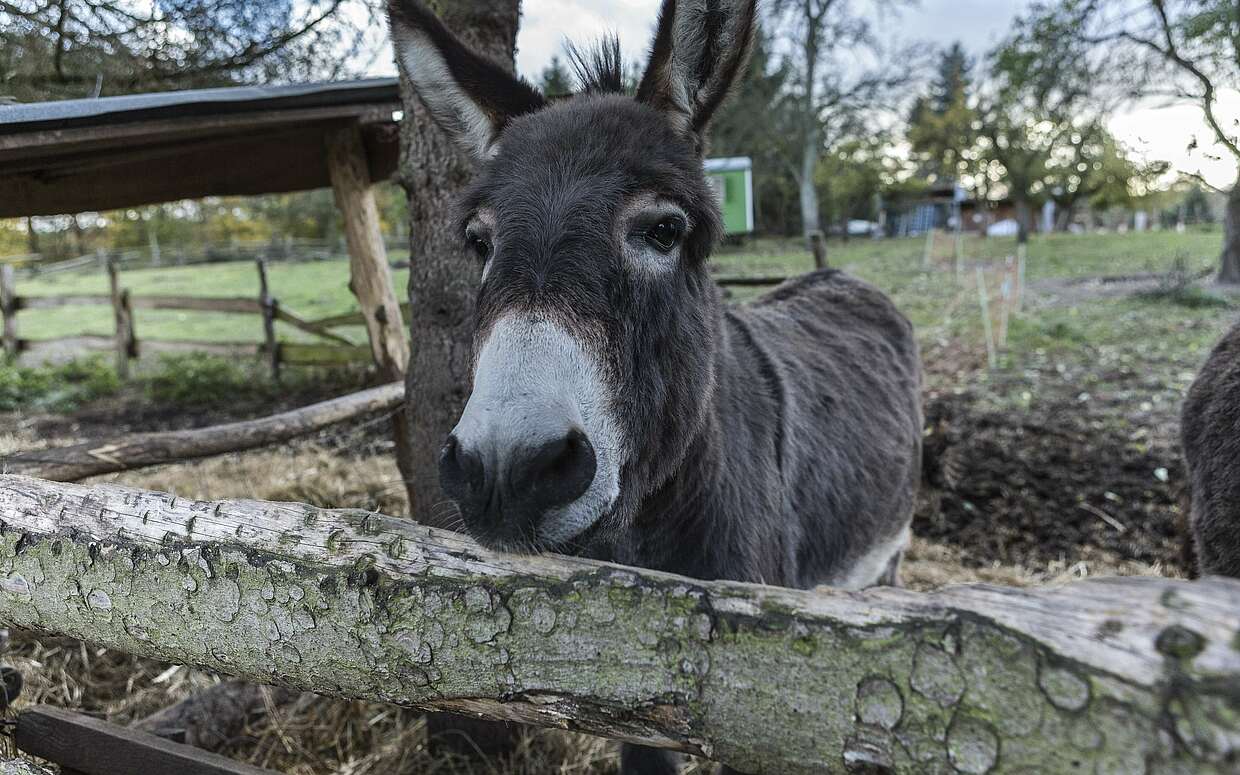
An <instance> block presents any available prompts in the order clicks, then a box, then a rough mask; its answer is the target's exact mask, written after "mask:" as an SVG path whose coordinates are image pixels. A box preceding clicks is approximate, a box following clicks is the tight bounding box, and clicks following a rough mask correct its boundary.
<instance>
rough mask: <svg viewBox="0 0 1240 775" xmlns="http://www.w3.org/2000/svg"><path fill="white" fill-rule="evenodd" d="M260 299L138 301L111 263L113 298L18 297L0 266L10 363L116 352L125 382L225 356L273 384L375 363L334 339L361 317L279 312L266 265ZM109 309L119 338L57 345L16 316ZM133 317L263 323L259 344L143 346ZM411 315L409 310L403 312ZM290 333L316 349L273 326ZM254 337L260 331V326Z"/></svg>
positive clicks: (0, 312)
mask: <svg viewBox="0 0 1240 775" xmlns="http://www.w3.org/2000/svg"><path fill="white" fill-rule="evenodd" d="M255 265H256V267H257V272H258V286H259V292H258V294H257V295H256V296H254V297H244V296H237V297H195V296H170V295H155V294H147V295H135V294H132V293H130V291H129V290H128V289H126V288H124V287H123V285H122V283H121V274H120V262H119V261H116V260H108V261H105V262H104V268H105V270H106V271H107V273H108V278H109V288H110V292H109V293H107V294H69V295H60V296H48V295H42V296H32V295H21V294H20V293H18V289H17V282H16V273H15V271H14V269H13V267H12V266H11V265H0V316H2V317H3V339H2V343H3V348H4V353H5V354H6V355H8V356H9V357H11V358H18V357H28V358H35V359H37V358H40V357H43V356H46V355H47V354H49V353H54V352H65V351H68V352H77V351H111V352H114V353H115V355H116V369H117V372H118V374H120V375H121V376H122V377H126V376H128V373H129V363H130V361H131V360H133V359H135V358H139V357H141V356H144V355H149V354H157V353H179V352H204V353H210V354H217V355H226V356H243V357H254V358H258V357H264V356H265V357H266V358H267V360H268V361H269V362H270V364H271V370H272V374H273V376H274V377H277V378H278V377H279V373H280V367H281V366H282V365H293V366H341V365H347V364H354V363H368V362H370V361H371V349H370V348H369V347H367V346H363V345H358V344H356V343H354V342H353V341H351V340H350V339H348V338H347V337H345V336H344V335H342V334H341V333H339V332H337V331H336V330H335V329H339V328H342V327H346V326H361V325H364V324H365V322H366V321H365V319H364V316H363V314H362V313H361V312H360V311H358V312H353V313H348V314H344V315H337V316H332V317H330V318H325V319H322V320H306V319H305V318H303V317H301V316H299V315H297V314H296V313H294V312H292V311H291V310H289V309H287V308H285V307H283V306H281V305H280V302H279V300H278V299H277V298H275V297H274V296H272V294H271V292H270V288H269V283H268V279H267V262H266V259H261V258H260V259H258V260H257V261H256V262H255ZM80 306H110V307H111V308H112V310H113V317H114V321H115V326H114V334H113V335H112V336H101V335H97V334H96V335H91V334H84V335H79V336H72V337H61V338H56V339H29V338H22V337H20V336H19V333H18V332H19V327H18V319H17V318H18V315H19V313H21V312H22V311H25V310H34V309H53V308H69V307H80ZM134 310H178V311H186V312H208V313H218V314H228V315H254V316H256V317H258V318H261V324H262V329H261V330H262V332H263V341H262V342H212V341H203V340H171V339H154V338H143V339H139V338H138V334H137V331H136V326H135V324H134ZM402 312H403V313H405V314H406V315H407V313H408V306H407V305H405V306H403V307H402ZM277 323H279V324H281V325H286V326H288V327H290V328H292V329H295V330H297V331H301V332H303V333H305V334H309V335H310V336H312V337H314V338H315V339H316V340H318V341H315V342H309V343H301V342H282V341H279V339H278V338H277V336H276V330H277V329H276V324H277ZM255 327H256V329H257V328H258V326H257V325H256V326H255Z"/></svg>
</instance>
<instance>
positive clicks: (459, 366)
mask: <svg viewBox="0 0 1240 775" xmlns="http://www.w3.org/2000/svg"><path fill="white" fill-rule="evenodd" d="M431 6H432V7H434V8H435V9H436V10H437V11H438V12H439V15H440V16H441V18H442V19H443V21H444V23H445V24H446V25H447V26H448V28H449V29H451V30H452V31H454V32H455V33H456V34H457V35H459V36H460V37H461V38H462V39H463V40H464V41H465V43H466V44H467V45H469V47H470V48H471V49H473V50H474V51H476V52H478V53H480V54H482V55H484V56H488V57H490V58H491V59H494V60H495V61H496V62H499V63H500V64H502V65H504V66H505V67H507V68H508V69H509V70H512V69H513V57H514V54H515V50H516V38H517V23H518V20H519V17H520V2H519V0H439V2H435V3H431ZM401 96H402V101H403V102H404V107H405V120H404V121H403V122H402V123H401V162H400V171H399V173H398V177H399V179H400V182H401V185H402V186H404V188H405V191H406V193H407V194H408V196H409V220H410V227H409V246H410V254H409V258H410V261H409V263H410V268H409V302H410V323H409V325H410V330H411V334H412V339H411V342H412V352H411V357H410V360H409V369H408V373H407V377H406V388H407V395H408V422H409V434H408V437H409V445H410V448H409V449H408V450H407V454H406V459H407V460H408V467H409V470H408V471H407V472H406V473H405V476H406V483H405V484H406V487H407V489H408V492H409V505H410V509H411V511H410V513H411V514H412V515H413V517H414V518H415V519H417V520H418V521H420V522H424V523H426V524H436V513H435V508H434V507H435V504H437V503H439V502H440V501H441V500H442V496H441V495H440V490H439V473H438V472H439V450H440V448H441V447H442V446H443V442H444V439H445V437H446V436H447V435H448V431H450V430H452V427H453V425H455V424H456V421H457V419H458V417H459V416H460V413H461V410H462V409H463V408H464V406H465V400H466V399H467V398H468V396H469V386H470V382H471V377H472V375H471V357H470V347H471V344H470V339H471V335H472V332H473V309H474V295H475V293H476V292H477V288H478V283H479V282H480V280H481V276H482V275H481V270H480V268H479V267H478V263H477V262H476V261H471V260H469V259H468V258H467V257H466V256H465V255H464V253H463V251H462V245H463V238H462V236H461V235H460V234H458V233H457V232H456V229H455V227H454V225H453V217H452V207H453V205H454V203H455V201H456V198H457V196H458V195H459V194H460V192H461V190H462V188H463V187H464V185H465V183H466V182H467V181H468V180H469V176H470V165H469V162H468V161H467V159H466V157H465V156H464V154H462V153H461V152H460V151H458V150H457V148H456V147H455V146H454V145H453V144H452V142H451V141H450V140H449V138H448V137H447V136H445V135H444V134H443V133H442V132H441V131H440V130H439V128H438V127H437V126H435V125H434V123H433V122H432V121H431V119H430V116H429V115H428V114H427V112H426V109H425V107H423V105H422V103H421V101H420V100H419V99H418V97H417V94H416V93H415V92H414V90H413V87H412V86H411V85H410V83H409V81H408V79H407V78H404V77H402V79H401Z"/></svg>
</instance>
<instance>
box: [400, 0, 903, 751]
mask: <svg viewBox="0 0 1240 775" xmlns="http://www.w3.org/2000/svg"><path fill="white" fill-rule="evenodd" d="M754 13H755V10H754V0H714V1H713V2H712V1H708V0H695V1H692V2H689V1H686V0H666V2H665V3H664V6H663V9H662V12H661V15H660V19H659V25H658V28H657V32H656V36H655V41H654V44H653V47H652V50H651V60H650V65H649V67H648V69H647V71H646V74H645V76H644V77H643V79H642V81H641V84H640V86H639V88H638V90H637V94H636V96H635V97H630V96H626V95H623V94H620V93H616V91H617V90H618V88H619V87H618V85H619V83H620V82H621V78H620V77H619V66H618V61H617V57H615V56H614V55H608V52H606V50H605V51H604V54H603V55H599V56H596V58H595V62H594V64H593V65H592V66H587V67H586V70H587V72H586V73H585V75H584V77H583V80H584V81H585V82H586V85H587V88H586V90H585V92H584V93H583V94H580V95H577V96H575V97H572V98H569V99H565V100H560V101H556V102H555V103H553V104H548V103H547V102H546V101H544V99H543V98H542V97H541V96H540V95H539V94H538V93H537V92H536V91H535V90H534V89H532V88H531V87H529V86H528V85H527V84H525V83H524V82H521V81H518V80H517V79H514V78H513V77H512V76H510V75H508V74H506V73H505V72H504V71H503V70H502V69H501V68H499V67H498V66H496V65H495V64H494V63H491V62H487V61H485V60H482V59H480V58H479V57H476V56H475V55H473V54H472V53H470V52H469V51H467V50H466V49H465V48H463V47H462V46H461V45H460V44H459V43H457V42H456V40H455V39H454V38H453V37H452V36H451V34H450V33H449V32H448V31H447V30H445V29H444V28H443V26H442V24H441V23H440V22H439V21H438V20H437V19H436V17H435V16H434V15H433V14H432V13H430V12H429V11H428V10H427V9H426V8H425V7H424V6H423V5H422V4H421V3H420V2H416V0H392V2H391V4H390V14H391V21H392V33H393V39H394V41H395V42H396V46H397V51H398V55H399V59H400V61H401V63H402V66H403V67H404V69H405V72H406V73H407V74H408V76H409V77H410V79H411V81H412V83H413V85H414V87H415V89H417V91H418V93H419V95H420V96H421V98H422V99H423V101H424V103H425V104H426V105H427V108H428V110H429V111H430V113H431V115H432V116H434V117H435V119H436V121H437V122H438V123H439V124H440V125H441V126H442V127H444V128H445V130H446V131H448V132H449V133H450V134H452V135H453V136H454V137H455V138H456V139H457V140H458V142H459V143H460V144H461V145H462V147H463V148H465V149H466V150H467V151H468V152H469V153H471V154H472V155H473V156H474V157H475V159H476V160H477V163H478V166H477V174H476V177H475V180H474V182H473V184H472V186H471V188H470V189H469V191H468V193H467V195H466V196H465V198H464V200H463V202H462V204H461V227H462V228H461V233H462V241H463V243H464V244H466V245H467V246H468V247H469V248H470V249H472V251H473V252H474V253H475V254H476V255H477V258H478V260H479V261H482V262H483V265H484V271H483V282H482V285H481V287H480V288H479V291H478V297H477V307H476V321H477V333H476V336H475V343H474V344H475V352H476V358H477V360H476V364H475V372H474V385H473V393H472V395H471V397H470V401H469V404H468V405H467V406H466V409H465V411H464V413H463V415H462V418H461V422H460V424H458V426H457V428H456V429H454V430H453V432H452V434H451V435H450V436H449V439H448V443H447V444H446V445H445V450H444V456H443V462H442V467H441V481H442V483H443V485H444V489H445V491H446V492H447V493H448V495H449V496H450V497H451V498H452V499H453V500H454V501H455V502H456V503H457V504H458V505H459V507H460V516H461V520H462V522H461V526H462V527H464V528H465V529H466V530H468V532H470V533H471V534H472V535H473V536H474V537H476V538H477V539H478V540H479V541H481V542H482V543H484V544H487V545H489V546H492V547H496V548H501V549H508V550H517V551H542V550H556V551H567V552H573V553H576V554H580V555H585V556H590V557H596V558H600V559H605V560H611V561H616V562H621V563H625V564H630V565H637V566H642V567H648V568H655V569H659V570H666V571H671V572H675V573H681V574H685V575H688V576H693V577H697V578H703V579H735V580H741V581H752V582H764V583H768V584H778V585H785V586H793V587H809V586H814V585H817V584H831V585H836V586H843V587H848V588H861V587H865V586H870V585H873V584H876V583H896V580H897V571H898V565H899V560H900V556H901V553H902V551H903V548H904V546H905V544H906V542H907V540H908V536H909V524H910V521H911V517H912V510H913V501H914V498H915V495H916V491H917V486H918V483H919V481H920V471H921V432H922V415H921V398H920V388H921V367H920V361H919V356H918V351H917V344H916V340H915V338H914V336H913V331H912V327H911V326H910V324H909V322H908V321H907V320H906V319H905V318H904V316H903V315H901V314H900V312H899V311H898V310H897V309H896V308H895V307H894V306H893V305H892V303H891V302H890V301H889V300H888V299H887V297H886V296H884V295H883V294H882V293H881V292H880V291H878V290H876V289H875V288H873V287H872V286H870V285H868V284H866V283H864V282H861V281H859V280H856V279H853V278H851V277H848V276H847V275H845V274H843V273H841V272H836V271H831V270H824V271H818V272H814V273H811V274H808V275H805V276H803V277H800V278H798V279H795V280H792V281H789V282H787V283H785V284H784V285H782V286H780V287H779V288H777V289H775V290H774V291H772V292H771V293H769V294H767V295H766V296H764V297H762V298H761V299H759V300H757V301H756V302H754V303H752V304H749V305H746V306H742V307H729V306H727V305H725V304H724V303H723V302H722V301H721V298H720V292H719V289H718V288H717V286H716V285H715V283H714V282H713V281H712V280H711V278H710V275H709V271H708V265H707V260H708V257H709V254H710V251H711V249H712V248H713V246H714V244H715V243H716V242H717V240H718V238H719V236H720V233H721V230H722V229H721V225H720V216H719V213H718V207H717V204H716V200H715V196H714V193H713V192H712V190H711V188H710V187H709V185H708V183H707V181H706V178H705V174H704V172H703V168H702V149H703V145H704V133H705V131H706V127H707V125H708V122H709V119H710V117H711V115H712V114H713V113H714V111H715V110H716V108H717V107H718V106H719V104H720V103H721V102H722V101H723V99H724V98H725V96H726V94H727V90H728V88H729V86H730V84H731V82H732V80H733V78H734V77H735V76H736V74H737V73H738V72H739V71H740V70H741V69H742V68H743V65H744V62H745V57H746V55H747V50H748V47H749V43H750V41H751V38H752V35H753V27H754ZM613 51H614V50H613ZM415 260H416V259H415ZM623 758H624V762H623V767H622V771H623V772H625V773H630V774H631V773H670V772H674V771H675V758H674V757H672V756H671V755H669V754H667V753H664V752H660V751H654V750H650V749H640V748H636V747H633V746H626V748H625V753H624V757H623Z"/></svg>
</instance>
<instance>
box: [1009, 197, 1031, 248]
mask: <svg viewBox="0 0 1240 775" xmlns="http://www.w3.org/2000/svg"><path fill="white" fill-rule="evenodd" d="M1014 204H1015V205H1016V227H1017V228H1016V242H1017V244H1020V245H1024V244H1025V243H1027V242H1028V241H1029V232H1030V231H1031V230H1032V227H1033V207H1032V206H1031V205H1030V204H1029V200H1027V199H1024V198H1023V197H1015V198H1014Z"/></svg>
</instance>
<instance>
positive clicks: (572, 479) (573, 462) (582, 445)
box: [510, 428, 598, 509]
mask: <svg viewBox="0 0 1240 775" xmlns="http://www.w3.org/2000/svg"><path fill="white" fill-rule="evenodd" d="M513 462H514V465H513V468H512V475H511V479H510V483H511V486H512V488H513V490H514V491H516V492H524V493H526V494H527V497H528V498H529V499H530V500H531V501H532V502H533V504H532V505H536V506H537V507H539V508H540V509H550V508H554V507H556V506H563V505H564V504H566V503H572V502H573V501H575V500H577V499H578V498H580V497H581V496H582V494H584V493H585V491H586V490H588V489H589V488H590V483H591V482H593V481H594V472H595V468H596V467H597V465H598V462H597V460H596V459H595V456H594V447H593V446H591V444H590V439H589V438H587V437H586V434H585V433H584V432H582V431H581V429H579V428H573V429H572V430H570V431H569V432H568V433H566V434H565V435H564V436H561V437H560V438H557V439H552V440H551V441H548V442H546V443H544V444H542V445H541V446H539V447H536V448H533V449H529V450H526V451H524V454H520V456H519V459H518V460H515V461H513Z"/></svg>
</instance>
